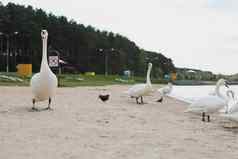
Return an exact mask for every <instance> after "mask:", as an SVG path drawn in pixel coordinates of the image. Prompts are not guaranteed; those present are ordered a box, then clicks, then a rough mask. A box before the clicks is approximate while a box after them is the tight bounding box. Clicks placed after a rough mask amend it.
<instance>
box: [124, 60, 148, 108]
mask: <svg viewBox="0 0 238 159" xmlns="http://www.w3.org/2000/svg"><path fill="white" fill-rule="evenodd" d="M151 69H152V63H149V64H148V70H147V75H146V83H144V84H135V85H134V86H132V87H131V88H130V89H129V90H128V91H127V93H128V94H129V96H130V97H131V98H136V103H137V104H143V103H144V102H143V96H146V95H148V94H149V93H150V92H152V85H151V81H150V72H151ZM139 98H140V99H141V102H140V103H139V101H138V99H139Z"/></svg>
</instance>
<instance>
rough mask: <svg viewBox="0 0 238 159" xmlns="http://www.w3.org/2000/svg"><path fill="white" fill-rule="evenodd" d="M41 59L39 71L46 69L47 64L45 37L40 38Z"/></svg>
mask: <svg viewBox="0 0 238 159" xmlns="http://www.w3.org/2000/svg"><path fill="white" fill-rule="evenodd" d="M42 46H43V48H42V60H41V68H40V72H43V71H45V70H48V68H49V65H48V61H47V39H45V38H44V39H43V40H42Z"/></svg>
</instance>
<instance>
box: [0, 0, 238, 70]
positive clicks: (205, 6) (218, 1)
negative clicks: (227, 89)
mask: <svg viewBox="0 0 238 159" xmlns="http://www.w3.org/2000/svg"><path fill="white" fill-rule="evenodd" d="M2 2H3V4H7V3H8V2H9V1H8V0H2ZM11 2H14V3H18V4H24V5H32V6H33V7H34V8H42V9H44V10H46V11H47V12H52V13H54V14H56V15H64V16H66V17H68V18H69V19H74V20H75V21H77V22H79V23H82V24H85V25H92V26H94V27H96V28H98V29H101V30H102V29H103V30H107V31H112V32H114V33H120V34H122V35H124V36H127V37H128V38H129V39H131V40H132V41H135V42H136V43H137V45H138V46H139V47H140V48H143V49H146V50H151V51H157V52H162V53H163V54H165V55H166V56H168V57H170V58H172V59H173V62H174V64H175V65H176V66H177V67H191V68H198V69H203V70H210V71H212V72H214V73H225V74H233V73H238V0H120V1H116V0H100V1H99V0H98V1H97V0H62V1H60V0H12V1H11Z"/></svg>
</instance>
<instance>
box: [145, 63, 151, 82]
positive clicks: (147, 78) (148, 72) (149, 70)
mask: <svg viewBox="0 0 238 159" xmlns="http://www.w3.org/2000/svg"><path fill="white" fill-rule="evenodd" d="M150 72H151V67H149V68H148V70H147V75H146V84H147V85H151V81H150Z"/></svg>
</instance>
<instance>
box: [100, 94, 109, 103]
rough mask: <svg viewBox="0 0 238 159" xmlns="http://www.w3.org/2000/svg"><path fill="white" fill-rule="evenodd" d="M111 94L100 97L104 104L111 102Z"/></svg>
mask: <svg viewBox="0 0 238 159" xmlns="http://www.w3.org/2000/svg"><path fill="white" fill-rule="evenodd" d="M109 96H110V95H109V94H107V95H101V94H100V95H99V96H98V97H99V98H100V99H101V100H102V101H103V102H106V101H107V100H109Z"/></svg>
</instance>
